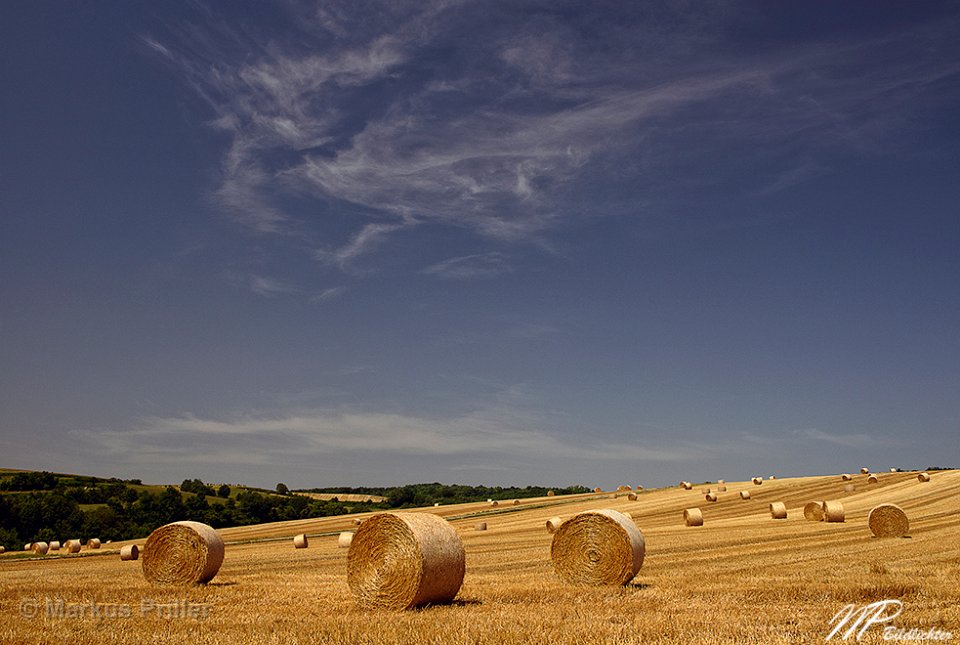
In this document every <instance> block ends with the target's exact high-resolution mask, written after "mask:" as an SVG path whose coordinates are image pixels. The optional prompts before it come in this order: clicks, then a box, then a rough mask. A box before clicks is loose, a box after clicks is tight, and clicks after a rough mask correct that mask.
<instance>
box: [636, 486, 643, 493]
mask: <svg viewBox="0 0 960 645" xmlns="http://www.w3.org/2000/svg"><path fill="white" fill-rule="evenodd" d="M637 492H638V493H642V492H643V486H641V485H640V484H637Z"/></svg>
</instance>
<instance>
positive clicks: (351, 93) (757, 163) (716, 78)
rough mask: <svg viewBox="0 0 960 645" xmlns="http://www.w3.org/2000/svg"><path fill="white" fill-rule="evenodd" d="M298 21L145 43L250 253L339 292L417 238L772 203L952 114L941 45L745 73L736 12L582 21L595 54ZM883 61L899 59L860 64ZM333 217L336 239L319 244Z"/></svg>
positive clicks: (387, 8)
mask: <svg viewBox="0 0 960 645" xmlns="http://www.w3.org/2000/svg"><path fill="white" fill-rule="evenodd" d="M293 7H294V9H293V11H294V14H295V15H296V16H297V24H296V25H295V26H294V29H295V32H293V33H295V34H296V37H291V35H292V34H291V32H290V31H286V32H284V34H283V37H281V36H275V37H271V36H267V35H262V34H260V35H254V34H253V33H251V32H246V31H243V28H242V25H230V24H227V23H226V22H225V21H223V20H220V19H218V18H216V17H215V16H213V15H209V16H208V17H207V24H204V25H201V26H198V27H191V28H186V27H185V28H184V29H183V32H182V33H181V34H180V36H179V37H171V41H170V42H165V41H161V39H159V38H157V37H154V36H145V37H144V39H143V40H144V43H145V45H146V46H147V48H148V49H149V50H150V51H152V52H155V53H156V55H157V56H159V57H160V58H161V59H162V60H164V61H166V62H167V63H169V64H172V65H174V66H175V68H176V69H177V70H178V72H179V73H180V74H182V75H183V76H184V78H185V79H186V80H187V82H188V83H189V84H190V85H191V86H192V87H193V88H194V90H195V91H196V92H197V94H198V95H199V96H201V97H202V98H203V99H204V100H205V101H206V103H207V104H208V105H209V106H210V107H211V108H212V110H213V112H214V115H215V117H214V118H213V119H212V120H211V122H210V123H211V126H212V127H214V128H216V129H217V130H218V131H219V132H220V133H222V134H225V135H226V136H227V137H228V138H229V140H230V143H229V145H228V147H227V150H226V152H225V153H224V157H223V160H222V163H221V181H220V185H219V187H218V188H217V190H216V191H215V197H216V199H217V200H218V202H219V203H220V204H221V205H222V206H223V207H224V208H225V209H226V210H228V211H229V212H231V213H232V214H233V215H234V217H235V218H236V220H237V221H238V222H240V223H241V224H243V225H245V226H247V227H249V228H251V229H253V230H256V231H259V232H262V233H273V234H277V233H291V232H294V231H296V233H297V234H301V235H302V234H304V233H303V231H304V229H309V230H310V231H311V233H310V236H309V237H310V238H311V239H316V241H317V244H316V247H315V248H316V249H318V250H316V251H315V253H316V257H317V258H318V259H320V260H322V261H323V262H325V263H327V264H330V265H332V266H336V267H339V268H341V269H343V270H346V271H351V270H355V269H356V263H357V261H358V260H359V259H360V258H362V257H365V256H369V255H372V254H374V253H375V252H376V251H377V249H379V248H381V247H382V246H383V245H384V244H386V243H387V242H388V240H389V239H390V238H391V237H392V236H395V235H396V234H398V233H399V232H401V231H404V230H409V229H411V228H413V227H415V226H418V225H422V224H434V225H442V226H451V227H456V228H458V229H462V230H464V231H467V232H468V234H471V235H478V236H481V237H487V238H494V239H497V240H501V241H506V242H529V241H537V240H541V239H542V238H543V237H544V236H546V235H548V234H549V233H550V231H552V230H554V229H555V228H556V227H557V226H558V225H560V224H562V223H564V222H568V221H570V220H571V219H576V218H580V217H584V216H593V215H594V214H595V213H603V212H604V211H605V210H608V209H618V208H622V204H624V203H628V204H636V203H638V202H644V201H645V199H646V198H647V196H648V195H650V194H660V195H664V194H668V193H669V192H670V191H671V190H672V189H677V188H678V187H680V188H682V189H683V190H680V192H681V193H682V192H684V191H685V190H689V189H690V187H696V186H705V185H713V184H716V183H717V182H721V181H724V177H725V174H726V172H727V171H728V169H729V168H730V167H731V165H733V166H738V167H742V169H743V170H745V171H746V173H747V174H749V173H750V172H751V171H754V174H755V175H756V176H757V177H759V178H760V181H759V185H755V186H747V187H745V190H744V193H745V194H746V195H753V196H769V195H771V194H775V193H776V192H778V191H780V190H783V189H785V188H788V187H791V186H794V185H798V184H800V183H802V182H804V181H809V180H811V179H813V178H815V177H816V176H818V175H819V174H821V173H823V172H827V169H828V168H829V167H830V164H829V162H828V161H826V160H824V159H823V158H824V157H828V156H829V154H830V153H831V152H832V151H836V150H854V151H858V152H863V151H868V150H869V149H870V148H871V147H872V146H876V145H877V142H878V141H879V140H882V139H883V135H884V134H886V133H889V132H895V131H897V129H898V126H902V125H903V124H904V123H907V121H906V119H905V118H904V116H903V115H904V111H905V110H906V108H907V107H909V109H910V110H912V111H914V112H916V110H917V108H918V105H928V106H930V107H931V108H935V107H936V106H937V105H939V104H940V103H942V102H943V101H944V100H945V99H946V98H950V99H953V98H956V94H957V92H956V90H955V84H952V83H951V82H950V81H951V79H953V78H955V77H956V75H957V73H958V71H960V60H958V59H960V53H958V47H957V46H956V45H955V44H954V43H952V42H950V41H949V40H948V39H947V35H948V34H949V33H950V30H951V28H953V27H954V26H955V25H951V24H932V25H921V26H920V27H917V28H915V29H913V30H908V31H903V32H897V33H891V34H888V35H885V36H881V37H876V36H873V37H869V38H868V37H864V38H863V39H862V40H861V41H859V42H852V43H851V42H844V43H842V44H831V43H828V42H826V43H825V42H810V43H807V44H797V43H793V44H790V45H784V46H782V47H781V48H779V49H777V48H769V47H768V48H767V49H765V50H764V51H763V54H762V56H761V55H758V54H757V53H756V52H754V51H751V50H750V49H748V48H740V49H738V48H737V47H736V46H735V44H734V43H731V42H730V41H729V40H728V39H729V35H728V34H727V33H726V32H725V31H724V29H725V25H726V24H727V23H728V22H731V21H734V22H735V21H736V18H737V17H736V8H735V6H730V7H726V8H725V9H723V10H721V9H716V10H708V9H706V8H700V9H698V8H693V7H684V8H679V7H673V6H663V7H660V6H656V7H654V6H653V5H650V6H646V5H644V6H643V7H640V8H636V9H631V8H627V7H623V8H622V9H621V12H618V11H609V8H607V9H605V10H603V11H600V10H598V11H597V12H596V13H595V14H591V20H593V21H595V26H596V28H597V29H603V30H604V33H605V34H606V35H607V37H608V40H609V44H608V46H598V45H597V44H596V43H595V42H594V41H592V40H591V39H590V38H587V37H586V36H585V35H584V34H583V33H581V32H580V31H579V30H578V24H577V23H576V22H575V21H574V22H570V21H564V20H563V19H562V17H561V16H559V15H549V14H545V13H539V12H525V11H524V10H523V7H522V6H518V7H516V8H512V9H508V8H501V10H499V11H489V9H488V8H487V7H485V6H484V5H483V4H482V3H479V4H478V3H472V2H458V3H452V2H424V3H409V4H407V3H396V4H389V5H383V6H382V12H381V13H378V14H377V15H376V16H373V17H371V16H369V15H367V14H368V13H369V12H361V13H362V14H363V15H361V13H358V11H359V10H358V9H357V8H356V7H353V6H351V5H350V4H349V3H344V4H339V3H324V5H323V6H322V7H306V6H305V5H299V4H294V5H293ZM514 11H515V12H516V13H513V12H514ZM585 11H590V10H589V9H585ZM620 13H622V15H620ZM648 14H655V15H648ZM654 18H655V19H654ZM947 23H949V21H947ZM931 43H937V45H938V47H937V48H931V47H930V46H929V45H930V44H931ZM892 45H896V46H895V47H894V46H892ZM704 51H710V52H711V55H710V56H709V57H704V56H703V55H702V53H703V52H704ZM888 51H898V52H903V51H910V52H913V54H915V55H913V56H909V57H905V56H902V55H898V57H897V58H896V59H895V60H890V64H889V65H869V66H868V65H865V64H864V63H865V61H868V60H870V61H875V60H876V59H877V58H878V57H880V58H884V57H886V56H888V54H887V53H886V52H888ZM705 61H707V62H705ZM951 88H954V89H951ZM910 125H912V126H913V127H916V124H915V123H914V124H910ZM798 156H799V157H800V158H803V159H806V160H808V161H806V162H805V163H804V165H801V166H798V165H797V163H796V161H795V159H796V158H797V157H798ZM733 160H736V161H735V162H733ZM731 162H733V163H731ZM764 177H766V178H767V179H764ZM771 177H772V179H771ZM740 180H742V177H740ZM597 185H599V186H602V187H603V190H602V191H600V190H598V189H597V188H595V186H597ZM584 195H589V197H584ZM585 205H586V206H585ZM343 213H349V214H350V217H352V218H353V220H354V224H353V226H352V227H351V228H350V229H349V230H348V231H346V232H344V230H343V228H342V227H339V226H338V227H335V232H334V228H333V227H328V226H326V225H325V220H326V219H329V218H331V217H332V216H333V214H338V217H339V216H342V214H343ZM304 222H306V223H307V224H308V225H307V226H304ZM428 273H429V272H428Z"/></svg>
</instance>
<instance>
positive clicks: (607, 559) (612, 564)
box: [550, 509, 646, 585]
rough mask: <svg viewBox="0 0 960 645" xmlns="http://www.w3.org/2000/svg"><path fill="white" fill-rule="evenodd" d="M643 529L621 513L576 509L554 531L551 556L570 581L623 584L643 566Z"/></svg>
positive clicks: (564, 578)
mask: <svg viewBox="0 0 960 645" xmlns="http://www.w3.org/2000/svg"><path fill="white" fill-rule="evenodd" d="M645 552H646V546H645V544H644V541H643V533H641V532H640V529H639V528H637V525H636V524H634V523H633V521H632V520H631V519H630V518H629V517H627V516H625V515H624V514H623V513H620V512H618V511H614V510H611V509H600V510H594V511H585V512H583V513H578V514H577V515H575V516H573V517H572V518H570V519H569V520H567V521H566V522H564V523H563V524H561V525H560V528H559V529H557V532H556V533H554V534H553V542H552V544H551V546H550V559H551V560H553V568H554V570H555V571H556V573H557V576H558V577H559V578H560V579H561V580H563V581H564V582H567V583H570V584H585V585H625V584H627V583H628V582H630V581H631V580H633V578H634V576H636V575H637V572H639V571H640V567H641V566H643V557H644V554H645Z"/></svg>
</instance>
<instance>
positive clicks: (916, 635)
mask: <svg viewBox="0 0 960 645" xmlns="http://www.w3.org/2000/svg"><path fill="white" fill-rule="evenodd" d="M902 612H903V603H902V602H900V601H899V600H878V601H877V602H872V603H870V604H869V605H864V606H863V607H858V606H857V605H855V604H849V605H847V606H845V607H843V608H842V609H841V610H840V611H838V612H837V613H836V615H834V617H833V618H832V619H831V620H830V624H831V625H833V629H832V630H830V633H829V634H827V637H826V639H825V640H831V639H833V638H834V637H839V639H840V640H849V639H850V638H853V639H854V640H857V641H859V640H860V639H861V638H863V635H864V634H866V633H867V631H868V630H869V629H870V628H871V627H876V626H880V625H886V626H885V627H884V628H883V640H885V641H949V640H953V634H951V633H950V632H947V631H943V630H940V629H938V628H936V627H931V628H930V629H928V630H922V629H916V628H914V629H903V628H900V627H897V626H895V625H887V623H889V622H891V621H892V620H893V619H894V618H896V617H897V616H899V615H900V614H901V613H902Z"/></svg>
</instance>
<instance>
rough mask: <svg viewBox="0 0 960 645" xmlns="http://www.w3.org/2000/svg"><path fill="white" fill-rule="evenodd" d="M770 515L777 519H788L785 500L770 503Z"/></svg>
mask: <svg viewBox="0 0 960 645" xmlns="http://www.w3.org/2000/svg"><path fill="white" fill-rule="evenodd" d="M770 517H772V518H773V519H775V520H785V519H787V505H786V504H784V503H783V502H771V503H770Z"/></svg>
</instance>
